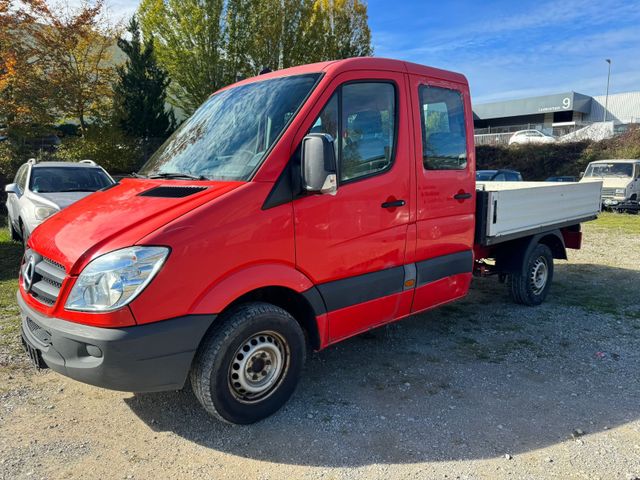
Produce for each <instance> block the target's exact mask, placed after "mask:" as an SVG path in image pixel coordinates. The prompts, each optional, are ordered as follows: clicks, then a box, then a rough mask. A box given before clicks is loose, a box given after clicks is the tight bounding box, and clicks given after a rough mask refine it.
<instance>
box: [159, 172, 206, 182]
mask: <svg viewBox="0 0 640 480" xmlns="http://www.w3.org/2000/svg"><path fill="white" fill-rule="evenodd" d="M148 178H187V179H189V180H209V179H208V178H207V177H205V176H204V175H189V174H188V173H177V172H176V173H172V172H165V173H156V174H154V175H149V177H148Z"/></svg>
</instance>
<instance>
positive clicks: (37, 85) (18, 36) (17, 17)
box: [0, 0, 54, 128]
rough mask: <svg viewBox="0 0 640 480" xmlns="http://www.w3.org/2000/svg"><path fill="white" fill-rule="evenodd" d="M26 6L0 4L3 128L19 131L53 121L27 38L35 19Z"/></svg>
mask: <svg viewBox="0 0 640 480" xmlns="http://www.w3.org/2000/svg"><path fill="white" fill-rule="evenodd" d="M25 5H27V3H26V2H25V3H21V4H17V2H15V1H13V0H0V124H4V125H8V126H16V127H18V128H20V127H21V126H30V125H41V124H47V123H49V122H51V121H52V119H53V118H54V112H53V109H52V106H51V102H50V101H49V97H50V95H49V94H47V91H46V90H45V89H46V85H45V84H43V83H42V81H41V80H42V78H43V70H42V65H41V64H40V63H39V62H38V57H37V56H36V55H35V51H36V46H35V45H34V43H33V39H32V38H30V37H28V36H27V35H26V32H28V31H30V30H32V29H33V28H34V27H35V19H34V18H33V16H32V15H30V14H29V12H28V11H27V10H26V9H25V8H24V6H25Z"/></svg>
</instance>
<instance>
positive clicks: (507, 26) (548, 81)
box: [108, 0, 640, 103]
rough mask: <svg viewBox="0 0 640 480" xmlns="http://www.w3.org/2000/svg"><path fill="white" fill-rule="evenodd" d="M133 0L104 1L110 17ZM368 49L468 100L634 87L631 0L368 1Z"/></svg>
mask: <svg viewBox="0 0 640 480" xmlns="http://www.w3.org/2000/svg"><path fill="white" fill-rule="evenodd" d="M137 3H138V2H137V1H135V0H111V1H108V4H109V5H110V7H111V10H112V11H113V13H115V14H117V15H130V14H131V13H132V12H133V11H135V8H136V5H137ZM368 5H369V25H370V27H371V31H372V35H373V45H374V49H375V55H376V56H382V57H390V58H399V59H403V60H410V61H413V62H416V63H422V64H426V65H431V66H435V67H439V68H444V69H448V70H455V71H458V72H461V73H464V74H465V75H466V76H467V78H468V79H469V83H470V84H471V90H472V94H473V99H474V102H475V103H482V102H488V101H494V100H501V99H510V98H519V97H525V96H532V95H544V94H547V93H559V92H564V91H569V90H574V91H577V92H580V93H585V94H588V95H599V94H604V91H605V88H606V81H607V64H606V63H605V58H610V59H612V62H613V63H612V69H611V92H623V91H630V90H640V0H626V1H625V0H563V1H554V0H489V1H487V0H476V1H472V0H439V1H434V0H392V1H390V0H369V1H368Z"/></svg>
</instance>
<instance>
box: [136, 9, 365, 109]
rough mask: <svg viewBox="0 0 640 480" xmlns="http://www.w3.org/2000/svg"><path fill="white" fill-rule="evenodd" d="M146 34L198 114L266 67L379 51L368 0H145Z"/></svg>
mask: <svg viewBox="0 0 640 480" xmlns="http://www.w3.org/2000/svg"><path fill="white" fill-rule="evenodd" d="M138 14H139V19H140V23H141V26H142V31H143V33H144V36H145V37H147V36H151V35H153V37H154V39H155V40H154V41H155V47H156V54H157V56H158V60H159V62H160V63H161V64H162V65H163V66H164V67H165V68H166V69H167V71H168V72H169V75H170V77H171V79H172V83H171V86H170V87H169V92H170V101H171V102H172V103H173V104H174V105H176V106H178V107H179V108H181V109H182V110H183V111H184V112H185V113H187V114H190V113H191V112H193V110H195V108H196V107H197V106H199V105H200V104H201V103H202V102H203V101H204V100H205V99H206V98H207V97H208V96H209V95H210V94H211V93H212V92H213V91H215V90H217V89H219V88H220V87H222V86H224V85H227V84H229V83H232V82H234V81H235V80H236V78H237V77H238V76H252V75H256V74H257V73H258V72H259V71H260V70H261V69H262V68H264V67H268V68H271V69H279V68H287V67H291V66H295V65H300V64H304V63H310V62H317V61H323V60H333V59H340V58H348V57H356V56H365V55H371V53H372V49H371V32H370V30H369V27H368V25H367V6H366V4H364V3H363V2H362V1H360V0H142V3H141V4H140V9H139V11H138Z"/></svg>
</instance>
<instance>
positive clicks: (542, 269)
mask: <svg viewBox="0 0 640 480" xmlns="http://www.w3.org/2000/svg"><path fill="white" fill-rule="evenodd" d="M548 278H549V265H547V259H546V258H544V257H538V258H536V261H535V262H534V263H533V268H532V269H531V278H530V280H531V288H532V290H533V293H534V294H536V295H539V294H540V293H542V291H543V290H544V288H545V287H546V286H547V279H548Z"/></svg>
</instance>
